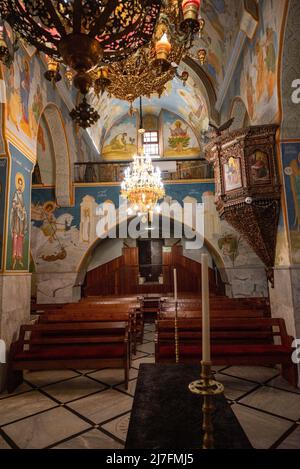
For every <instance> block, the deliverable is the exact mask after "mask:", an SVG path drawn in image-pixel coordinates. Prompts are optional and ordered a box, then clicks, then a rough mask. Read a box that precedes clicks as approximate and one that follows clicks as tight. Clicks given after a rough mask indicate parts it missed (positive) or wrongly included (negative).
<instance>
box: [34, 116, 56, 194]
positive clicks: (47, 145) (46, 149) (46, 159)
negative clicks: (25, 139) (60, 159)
mask: <svg viewBox="0 0 300 469" xmlns="http://www.w3.org/2000/svg"><path fill="white" fill-rule="evenodd" d="M37 162H38V165H39V171H40V177H41V182H42V184H46V185H52V184H55V156H54V154H53V144H52V141H51V135H50V134H49V128H48V127H47V125H46V123H45V120H44V118H42V119H41V120H40V125H39V128H38V134H37Z"/></svg>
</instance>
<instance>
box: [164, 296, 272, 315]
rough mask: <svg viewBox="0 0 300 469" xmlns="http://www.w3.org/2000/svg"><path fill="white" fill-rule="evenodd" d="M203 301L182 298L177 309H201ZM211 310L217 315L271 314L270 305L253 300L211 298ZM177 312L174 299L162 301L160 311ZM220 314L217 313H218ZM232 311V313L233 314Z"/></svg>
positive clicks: (182, 310)
mask: <svg viewBox="0 0 300 469" xmlns="http://www.w3.org/2000/svg"><path fill="white" fill-rule="evenodd" d="M201 309H202V303H201V301H197V302H196V301H195V300H192V301H191V300H188V301H186V300H181V301H179V302H178V303H177V311H178V312H180V311H181V312H184V311H201ZM210 310H211V312H212V314H216V315H217V316H222V315H224V316H225V317H226V316H229V317H230V315H232V316H233V317H239V316H241V317H243V316H244V317H247V316H249V317H269V316H270V309H269V306H268V305H266V304H264V303H262V304H258V305H253V304H252V303H251V302H247V301H236V300H234V301H233V300H230V299H229V301H224V300H223V301H221V302H215V301H212V300H210ZM172 311H173V312H175V302H174V301H167V302H165V301H164V302H162V303H161V308H160V312H161V313H167V312H170V313H171V312H172ZM218 312H219V313H220V314H217V313H218ZM231 313H232V314H231Z"/></svg>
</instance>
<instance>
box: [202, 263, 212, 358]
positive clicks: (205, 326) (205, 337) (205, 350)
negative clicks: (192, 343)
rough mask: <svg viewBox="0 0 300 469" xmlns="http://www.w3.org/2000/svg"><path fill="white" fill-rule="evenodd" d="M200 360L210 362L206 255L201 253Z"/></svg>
mask: <svg viewBox="0 0 300 469" xmlns="http://www.w3.org/2000/svg"><path fill="white" fill-rule="evenodd" d="M201 263H202V360H203V361H204V362H210V361H211V356H210V316H209V280H208V255H207V254H202V256H201Z"/></svg>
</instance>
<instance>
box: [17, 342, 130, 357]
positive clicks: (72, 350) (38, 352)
mask: <svg viewBox="0 0 300 469" xmlns="http://www.w3.org/2000/svg"><path fill="white" fill-rule="evenodd" d="M124 353H125V347H124V344H122V343H121V344H105V345H93V346H90V345H89V346H84V345H80V346H78V345H69V346H65V347H64V346H59V347H40V348H38V349H35V350H28V351H24V352H20V353H17V354H16V355H15V357H14V359H15V360H51V359H55V360H64V359H72V358H74V359H75V358H121V357H123V356H124Z"/></svg>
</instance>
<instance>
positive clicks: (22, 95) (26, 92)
mask: <svg viewBox="0 0 300 469" xmlns="http://www.w3.org/2000/svg"><path fill="white" fill-rule="evenodd" d="M7 29H8V37H10V38H11V37H12V33H11V31H9V27H7ZM20 44H21V45H20V48H19V50H18V52H17V53H16V55H15V60H14V62H13V64H12V65H11V67H9V68H7V67H4V80H5V84H6V97H7V99H6V127H7V129H8V130H9V131H11V132H12V133H13V134H14V135H16V136H18V138H19V139H20V140H21V141H22V142H23V144H24V145H26V146H27V147H28V148H29V149H30V150H31V151H32V153H33V154H34V155H35V153H36V138H37V134H38V126H39V119H40V116H41V113H42V111H43V109H44V107H45V106H46V105H47V103H53V104H56V105H57V107H58V109H59V110H60V111H61V113H62V118H63V120H64V122H65V126H66V131H67V133H68V136H69V145H70V153H71V154H72V155H73V156H74V160H77V159H78V161H80V157H81V156H82V155H80V148H81V146H82V145H83V146H84V151H86V159H88V158H89V159H90V160H91V161H94V160H95V159H97V152H96V149H95V148H94V146H93V144H92V142H90V144H87V143H86V141H87V140H89V137H88V134H85V135H86V138H85V139H84V143H81V141H82V140H83V138H82V135H83V132H82V131H80V133H79V135H78V129H76V128H75V126H74V125H73V122H72V120H71V118H70V116H69V109H68V107H67V106H66V105H65V103H64V101H63V100H62V98H61V97H60V94H59V93H57V91H56V88H55V87H54V88H53V86H52V85H51V83H48V82H47V81H46V80H45V78H44V76H43V74H44V72H45V70H46V68H45V66H44V65H43V64H42V61H41V59H40V58H39V57H38V56H37V55H34V54H35V50H34V48H32V47H31V48H28V47H27V46H25V45H24V44H23V42H22V41H21V42H20ZM40 137H41V135H40Z"/></svg>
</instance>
